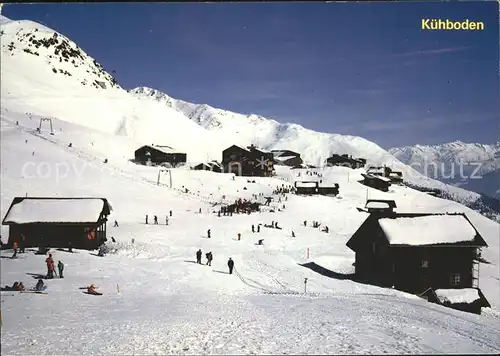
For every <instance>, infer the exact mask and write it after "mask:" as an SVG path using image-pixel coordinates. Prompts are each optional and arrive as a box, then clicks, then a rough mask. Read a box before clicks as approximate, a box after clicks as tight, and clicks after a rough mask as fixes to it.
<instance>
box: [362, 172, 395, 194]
mask: <svg viewBox="0 0 500 356" xmlns="http://www.w3.org/2000/svg"><path fill="white" fill-rule="evenodd" d="M361 175H362V176H363V180H362V181H360V183H362V184H364V185H366V186H368V187H371V188H375V189H378V190H381V191H383V192H387V191H389V187H390V186H391V180H390V179H389V178H386V177H382V176H374V175H371V174H365V173H361Z"/></svg>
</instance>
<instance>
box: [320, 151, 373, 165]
mask: <svg viewBox="0 0 500 356" xmlns="http://www.w3.org/2000/svg"><path fill="white" fill-rule="evenodd" d="M326 164H327V166H341V167H349V168H352V169H356V168H363V167H364V166H365V164H366V159H364V158H353V157H352V156H349V155H347V154H342V155H339V154H336V153H334V154H332V155H331V156H330V157H328V158H327V159H326Z"/></svg>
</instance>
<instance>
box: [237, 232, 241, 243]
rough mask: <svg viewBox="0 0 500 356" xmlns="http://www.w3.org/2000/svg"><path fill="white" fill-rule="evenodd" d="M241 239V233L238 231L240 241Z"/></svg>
mask: <svg viewBox="0 0 500 356" xmlns="http://www.w3.org/2000/svg"><path fill="white" fill-rule="evenodd" d="M240 240H241V233H239V232H238V241H240Z"/></svg>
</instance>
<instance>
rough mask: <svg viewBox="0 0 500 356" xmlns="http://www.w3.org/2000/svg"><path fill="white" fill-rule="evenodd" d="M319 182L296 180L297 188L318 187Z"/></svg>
mask: <svg viewBox="0 0 500 356" xmlns="http://www.w3.org/2000/svg"><path fill="white" fill-rule="evenodd" d="M317 185H318V183H316V182H296V185H295V186H296V187H297V188H306V187H316V186H317Z"/></svg>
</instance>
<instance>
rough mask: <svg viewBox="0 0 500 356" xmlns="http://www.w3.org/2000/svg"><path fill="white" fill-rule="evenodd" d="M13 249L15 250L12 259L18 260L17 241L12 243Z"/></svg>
mask: <svg viewBox="0 0 500 356" xmlns="http://www.w3.org/2000/svg"><path fill="white" fill-rule="evenodd" d="M12 249H13V250H14V254H13V255H12V257H11V258H16V257H17V241H14V242H13V243H12Z"/></svg>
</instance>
